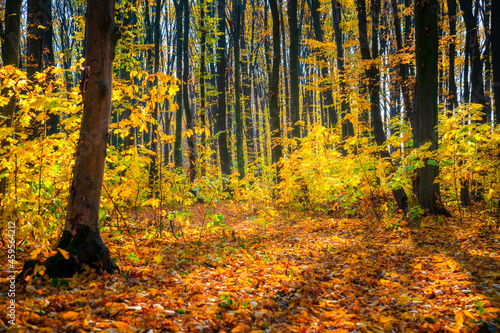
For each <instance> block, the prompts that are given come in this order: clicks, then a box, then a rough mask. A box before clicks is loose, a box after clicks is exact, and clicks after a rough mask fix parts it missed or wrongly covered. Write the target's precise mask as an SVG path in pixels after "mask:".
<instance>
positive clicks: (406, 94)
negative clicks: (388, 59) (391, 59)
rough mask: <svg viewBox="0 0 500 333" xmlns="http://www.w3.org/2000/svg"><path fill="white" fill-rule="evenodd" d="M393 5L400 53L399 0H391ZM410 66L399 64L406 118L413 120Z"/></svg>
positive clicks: (401, 40)
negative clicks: (409, 78)
mask: <svg viewBox="0 0 500 333" xmlns="http://www.w3.org/2000/svg"><path fill="white" fill-rule="evenodd" d="M391 5H392V13H393V16H394V31H395V34H396V48H397V50H398V53H401V52H403V36H402V33H401V19H400V18H399V10H398V4H397V0H391ZM407 67H408V66H406V64H405V63H404V62H400V63H399V64H398V66H397V70H398V74H399V79H400V81H399V85H400V87H401V91H402V92H403V103H404V106H405V118H406V119H407V120H411V115H412V111H411V109H412V108H411V102H410V101H411V97H410V95H411V93H410V87H409V83H408V68H407Z"/></svg>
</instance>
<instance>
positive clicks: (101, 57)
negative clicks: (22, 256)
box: [19, 0, 119, 278]
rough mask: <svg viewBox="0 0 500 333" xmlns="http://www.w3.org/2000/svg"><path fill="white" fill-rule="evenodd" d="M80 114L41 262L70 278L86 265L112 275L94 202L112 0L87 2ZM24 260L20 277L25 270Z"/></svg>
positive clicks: (103, 132) (101, 154)
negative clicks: (60, 208)
mask: <svg viewBox="0 0 500 333" xmlns="http://www.w3.org/2000/svg"><path fill="white" fill-rule="evenodd" d="M87 14H88V16H87V34H86V45H87V47H86V52H85V59H86V61H85V75H84V77H83V80H84V82H83V88H84V90H83V115H82V122H81V129H80V138H79V140H78V146H77V149H76V161H75V166H74V168H73V180H72V182H71V186H70V195H69V200H68V209H67V211H68V213H67V216H66V224H65V226H64V231H63V234H62V237H61V239H60V241H59V245H58V247H59V248H62V249H65V250H67V251H68V252H69V259H64V258H63V256H62V255H61V254H60V253H58V254H57V255H55V256H53V257H51V258H49V259H48V260H46V261H45V262H44V265H45V266H46V267H47V270H46V272H47V273H48V275H49V276H50V277H70V276H73V275H74V274H75V272H78V271H80V270H81V269H82V268H83V265H85V264H87V265H89V266H91V267H94V268H99V269H100V270H101V271H106V272H109V273H113V272H115V271H116V270H118V266H117V265H116V264H115V263H114V262H113V261H112V260H111V258H110V255H109V250H108V248H107V247H106V245H104V243H103V241H102V239H101V236H100V233H99V206H100V202H101V189H102V183H103V176H104V169H105V162H106V144H107V140H108V136H109V132H108V131H109V122H110V117H111V95H112V63H113V57H114V49H115V45H116V41H117V40H118V38H119V32H118V29H117V28H116V27H115V23H114V17H115V1H114V0H88V9H87ZM28 266H29V264H28V262H27V263H26V264H25V269H23V272H21V274H20V276H19V277H20V278H22V277H24V276H25V275H29V274H30V267H28Z"/></svg>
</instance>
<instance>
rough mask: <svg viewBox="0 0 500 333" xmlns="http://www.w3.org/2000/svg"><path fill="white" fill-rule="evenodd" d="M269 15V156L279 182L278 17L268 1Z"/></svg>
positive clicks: (272, 0) (271, 0) (280, 149)
mask: <svg viewBox="0 0 500 333" xmlns="http://www.w3.org/2000/svg"><path fill="white" fill-rule="evenodd" d="M269 4H270V7H271V15H272V18H273V69H272V72H271V80H270V82H269V117H270V129H271V156H272V163H273V164H275V165H276V179H277V182H278V183H280V182H281V175H280V172H281V164H280V159H281V157H282V155H283V149H282V146H281V125H280V109H279V105H278V99H279V78H280V74H279V72H280V62H281V55H280V16H279V12H278V4H277V3H276V0H269Z"/></svg>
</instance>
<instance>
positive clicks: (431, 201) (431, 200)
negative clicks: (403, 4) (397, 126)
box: [411, 0, 439, 227]
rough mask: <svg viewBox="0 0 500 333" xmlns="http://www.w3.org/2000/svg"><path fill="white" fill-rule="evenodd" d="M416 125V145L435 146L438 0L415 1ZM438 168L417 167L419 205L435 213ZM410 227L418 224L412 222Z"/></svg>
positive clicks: (431, 147)
mask: <svg viewBox="0 0 500 333" xmlns="http://www.w3.org/2000/svg"><path fill="white" fill-rule="evenodd" d="M414 8H415V52H416V70H417V74H416V83H415V108H414V112H415V115H414V116H415V119H414V120H415V124H414V127H413V139H414V145H415V148H419V147H421V146H422V145H424V144H426V143H428V142H430V144H431V145H430V148H429V149H430V150H431V151H434V150H436V149H437V148H438V133H437V127H436V126H437V124H438V102H437V98H438V90H437V88H438V27H437V20H438V19H437V18H438V15H437V0H417V1H416V2H415V7H414ZM438 173H439V167H437V166H435V165H431V164H429V161H425V166H424V167H423V168H420V169H418V185H417V186H418V187H417V192H418V193H417V198H418V204H419V205H420V207H422V208H423V209H425V210H427V211H428V212H429V213H431V214H435V213H438V212H437V210H436V209H435V203H436V199H437V195H438V192H436V191H438V189H439V187H438V186H437V185H436V184H434V180H435V178H436V177H437V175H438ZM415 222H416V223H415V224H414V225H411V226H412V227H419V226H420V221H419V220H417V221H415Z"/></svg>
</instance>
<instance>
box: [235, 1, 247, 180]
mask: <svg viewBox="0 0 500 333" xmlns="http://www.w3.org/2000/svg"><path fill="white" fill-rule="evenodd" d="M240 7H241V4H240V0H234V3H233V16H234V17H233V19H234V30H233V41H234V99H235V107H234V115H235V118H236V119H235V120H236V133H235V134H236V163H237V166H238V173H239V174H240V175H239V178H240V179H242V178H243V177H245V161H244V160H243V121H242V119H241V72H240V33H241V22H240V19H241V8H240Z"/></svg>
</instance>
